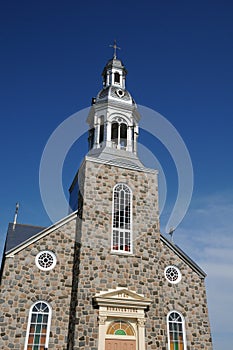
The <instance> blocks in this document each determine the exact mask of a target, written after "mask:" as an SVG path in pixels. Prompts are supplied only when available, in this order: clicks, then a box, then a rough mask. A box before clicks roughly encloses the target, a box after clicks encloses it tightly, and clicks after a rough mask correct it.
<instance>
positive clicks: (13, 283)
mask: <svg viewBox="0 0 233 350" xmlns="http://www.w3.org/2000/svg"><path fill="white" fill-rule="evenodd" d="M75 233H76V218H75V219H73V220H72V221H70V222H69V223H66V224H65V225H64V226H62V227H60V228H59V229H57V230H55V231H53V232H52V233H50V234H49V235H47V236H45V237H44V238H41V239H40V240H38V241H37V242H35V243H33V244H30V245H29V246H27V247H26V248H24V249H23V250H21V251H20V252H18V253H17V254H15V256H14V257H9V258H6V261H5V266H4V270H3V277H2V284H1V290H0V295H1V297H0V308H1V316H0V329H1V338H0V349H18V350H19V349H20V350H23V349H24V344H25V338H26V332H27V324H28V316H29V310H30V307H31V306H32V304H34V303H35V302H36V301H39V300H40V301H41V300H42V301H46V302H48V303H49V304H50V306H51V308H52V320H51V331H50V340H49V349H56V350H57V349H62V350H64V349H67V346H66V343H67V335H68V325H69V319H70V301H71V300H70V299H71V295H72V283H73V281H72V275H73V259H74V246H75ZM43 250H50V251H52V252H54V253H55V255H56V257H57V264H56V266H55V267H54V268H53V269H52V270H50V271H41V270H40V269H39V268H38V267H37V266H36V264H35V257H36V255H37V254H38V253H39V252H40V251H43Z"/></svg>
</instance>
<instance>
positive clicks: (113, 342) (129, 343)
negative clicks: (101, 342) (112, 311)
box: [105, 320, 136, 350]
mask: <svg viewBox="0 0 233 350" xmlns="http://www.w3.org/2000/svg"><path fill="white" fill-rule="evenodd" d="M105 350H136V336H135V330H134V328H133V326H132V325H131V324H130V323H129V322H126V321H123V320H117V321H113V322H111V323H110V325H109V327H108V329H107V333H106V338H105Z"/></svg>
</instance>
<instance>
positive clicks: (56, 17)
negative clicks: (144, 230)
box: [0, 0, 233, 350]
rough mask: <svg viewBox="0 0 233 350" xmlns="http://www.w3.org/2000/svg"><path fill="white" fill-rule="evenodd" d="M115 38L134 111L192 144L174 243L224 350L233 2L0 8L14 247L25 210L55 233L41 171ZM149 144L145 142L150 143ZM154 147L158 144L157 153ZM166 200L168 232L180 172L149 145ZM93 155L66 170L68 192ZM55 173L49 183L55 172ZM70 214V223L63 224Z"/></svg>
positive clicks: (97, 80)
mask: <svg viewBox="0 0 233 350" xmlns="http://www.w3.org/2000/svg"><path fill="white" fill-rule="evenodd" d="M115 38H116V39H117V41H118V43H119V46H120V47H121V50H120V52H119V57H120V58H122V60H123V62H124V64H125V65H126V68H127V70H128V76H127V87H128V90H129V91H130V92H131V93H132V95H133V97H134V98H135V100H136V102H137V103H138V104H140V105H144V106H147V107H150V108H152V109H153V110H156V111H158V112H159V113H161V114H162V115H163V116H164V117H166V118H167V119H168V120H169V121H170V122H171V123H172V124H173V125H174V126H175V128H176V129H177V130H178V132H179V133H180V135H181V136H182V138H183V140H184V142H185V144H186V146H187V148H188V150H189V153H190V156H191V159H192V163H193V168H194V192H193V199H192V202H191V205H190V208H189V211H188V213H187V215H186V217H185V218H184V220H183V221H182V223H181V224H180V226H179V227H178V228H177V229H176V231H175V234H174V238H175V242H176V243H177V244H178V245H179V246H181V247H182V248H183V249H184V250H185V251H186V252H187V253H188V254H189V255H190V256H191V257H192V258H193V259H194V260H195V261H196V262H197V263H199V264H200V265H201V266H202V267H203V268H204V269H205V271H206V272H207V274H208V277H207V280H206V284H207V292H208V302H209V313H210V319H211V325H212V333H213V340H214V349H216V350H222V349H224V348H227V347H229V348H230V346H231V344H232V340H233V331H232V314H231V313H230V308H229V304H232V299H231V297H232V294H233V275H232V271H233V259H232V256H233V240H232V233H233V232H232V224H231V221H232V220H231V219H232V212H233V200H232V198H233V196H232V194H233V185H232V173H233V161H232V160H233V159H232V149H233V139H232V129H233V121H232V114H233V113H232V112H233V98H232V97H233V66H232V62H233V44H232V43H233V40H232V39H233V4H232V2H230V1H187V2H184V1H175V2H174V1H149V0H145V1H143V2H140V3H137V2H136V1H129V0H128V1H127V0H126V1H118V2H117V3H116V2H113V3H111V2H109V1H105V0H103V1H102V2H94V1H92V2H90V1H86V2H79V1H68V2H65V1H56V2H55V1H47V2H39V1H38V2H37V1H35V2H32V1H27V0H26V1H21V2H18V1H11V2H2V3H1V5H0V42H1V65H0V73H1V82H0V89H1V91H0V92H1V98H0V109H1V129H0V130H1V138H0V142H1V165H2V166H1V193H0V213H1V216H0V217H1V220H0V237H1V241H3V240H4V235H5V233H6V230H7V225H8V222H10V221H12V219H13V215H14V209H15V203H16V202H17V201H19V202H20V211H19V217H18V220H19V222H20V223H30V224H35V225H44V226H47V225H49V224H50V220H49V218H48V216H47V214H46V211H45V209H44V208H43V204H42V201H41V197H40V189H39V180H38V177H39V165H40V159H41V155H42V152H43V149H44V147H45V144H46V142H47V140H48V138H49V136H50V134H51V133H52V132H53V131H54V129H56V128H57V126H58V125H59V124H60V123H61V122H63V121H64V120H65V119H66V118H67V117H69V116H70V115H72V114H73V113H75V112H77V111H79V110H81V109H83V108H85V107H88V106H89V105H90V101H91V98H92V97H93V96H96V94H97V92H98V91H99V90H100V89H101V72H102V69H103V67H104V65H105V63H106V61H107V60H108V59H109V58H111V56H112V50H111V49H110V48H109V44H112V42H113V39H115ZM141 142H142V143H144V142H145V143H146V139H144V141H143V138H142V139H141ZM148 147H149V146H148ZM151 148H153V153H154V154H155V156H156V157H157V158H158V159H159V161H160V163H161V165H162V167H163V170H164V172H165V176H166V180H167V185H168V188H167V189H168V191H167V201H166V205H165V208H164V211H163V214H162V216H161V224H162V225H161V227H162V231H163V230H164V225H165V224H166V220H167V217H168V216H169V213H170V212H171V209H172V207H173V205H174V201H175V197H176V194H177V176H176V169H175V167H174V164H173V163H172V159H171V158H170V156H169V154H168V152H167V151H166V150H165V149H164V147H163V146H162V145H161V144H160V143H159V142H158V143H156V142H155V143H153V142H152V145H151ZM84 150H85V148H84V147H83V142H81V143H80V142H79V143H77V144H76V145H74V147H72V149H71V151H70V153H69V154H68V156H67V159H66V161H65V164H64V169H63V185H64V191H65V192H66V194H67V195H68V188H69V185H70V184H71V181H72V178H73V176H74V174H75V172H76V170H77V168H78V166H79V163H80V160H81V157H80V154H83V153H84ZM48 175H49V174H48ZM65 214H66V213H64V215H65Z"/></svg>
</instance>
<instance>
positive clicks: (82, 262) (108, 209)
mask: <svg viewBox="0 0 233 350" xmlns="http://www.w3.org/2000/svg"><path fill="white" fill-rule="evenodd" d="M117 183H126V184H127V185H128V186H129V187H130V188H131V190H132V193H133V254H130V255H125V254H115V253H114V254H113V253H111V225H112V190H113V187H114V186H115V185H116V184H117ZM157 186H158V185H157V175H156V172H146V171H145V172H143V171H138V170H132V169H125V168H121V167H119V166H114V165H106V164H101V163H97V162H95V161H94V160H93V161H91V160H86V161H85V162H84V163H83V165H82V167H81V170H80V174H79V188H80V198H81V197H82V207H81V208H80V211H79V214H78V216H77V218H75V219H72V220H71V221H70V222H68V223H67V224H65V225H63V226H62V227H60V228H59V229H56V230H54V231H53V232H51V233H50V234H49V235H47V236H45V237H44V238H41V239H40V240H38V241H37V242H35V243H33V244H31V245H30V246H27V247H26V248H25V249H23V250H21V251H20V252H18V253H17V254H15V256H14V257H12V258H7V259H6V261H5V267H4V271H3V278H2V285H1V294H0V307H1V316H0V329H1V339H0V348H1V349H18V350H19V349H22V350H23V349H24V343H25V336H26V329H27V323H28V313H29V309H30V307H31V305H32V304H33V303H34V302H35V301H37V300H45V301H47V302H48V303H50V305H51V307H52V312H53V313H52V324H51V332H50V340H49V349H58V350H60V349H62V350H65V349H66V350H67V349H68V350H77V349H79V350H97V349H98V330H99V323H98V307H97V306H96V305H95V304H94V303H93V297H94V296H95V294H96V293H98V292H100V291H108V290H109V289H113V288H116V287H127V288H129V289H130V290H132V291H135V292H136V293H138V294H144V295H145V297H146V298H149V299H150V300H151V305H150V307H149V308H148V310H147V311H146V314H145V316H146V326H145V327H146V328H145V329H146V349H147V350H153V349H160V350H167V349H168V340H167V319H166V318H167V314H168V313H169V312H170V311H173V310H176V311H178V312H180V313H182V315H183V316H184V318H185V325H186V338H187V350H200V349H205V350H212V344H211V338H210V327H209V320H208V312H207V301H206V294H205V285H204V279H203V276H201V275H200V274H198V273H197V272H196V271H194V269H193V268H192V267H191V266H190V265H188V264H187V263H186V262H185V261H184V260H183V259H181V258H180V257H179V256H178V255H177V254H176V253H175V251H174V250H173V249H171V248H170V247H169V245H168V244H166V242H164V241H163V240H161V239H160V233H159V214H158V187H157ZM47 249H48V250H51V251H53V252H54V253H55V254H56V256H57V265H56V266H55V268H54V269H53V270H51V271H48V272H44V271H41V270H39V269H38V268H37V266H36V265H35V256H36V255H37V253H38V252H39V251H42V250H47ZM168 265H175V266H177V267H178V268H179V269H180V271H181V273H182V279H181V281H180V282H179V283H178V284H171V283H169V282H168V281H167V280H166V278H165V276H164V269H165V267H166V266H168ZM122 317H124V315H122Z"/></svg>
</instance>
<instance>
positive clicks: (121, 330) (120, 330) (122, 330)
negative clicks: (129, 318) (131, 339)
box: [106, 320, 135, 336]
mask: <svg viewBox="0 0 233 350" xmlns="http://www.w3.org/2000/svg"><path fill="white" fill-rule="evenodd" d="M106 334H108V335H126V336H135V332H134V329H133V327H132V326H131V324H130V323H129V322H125V321H121V320H118V321H113V322H112V323H111V324H110V325H109V327H108V330H107V333H106Z"/></svg>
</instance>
